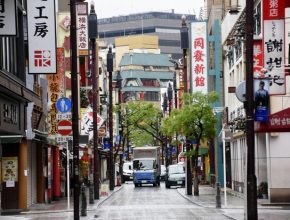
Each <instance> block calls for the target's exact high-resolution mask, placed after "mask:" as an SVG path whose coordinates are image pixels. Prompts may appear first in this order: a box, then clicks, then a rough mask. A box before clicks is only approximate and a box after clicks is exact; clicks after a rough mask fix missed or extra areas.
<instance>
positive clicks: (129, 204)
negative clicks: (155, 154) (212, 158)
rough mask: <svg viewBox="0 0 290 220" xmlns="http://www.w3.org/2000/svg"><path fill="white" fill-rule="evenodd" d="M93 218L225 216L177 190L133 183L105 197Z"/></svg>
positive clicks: (147, 218)
mask: <svg viewBox="0 0 290 220" xmlns="http://www.w3.org/2000/svg"><path fill="white" fill-rule="evenodd" d="M96 217H97V218H95V219H99V220H101V219H102V220H105V219H106V220H107V219H112V220H113V219H124V220H125V219H130V220H131V219H132V220H133V219H138V220H143V219H144V220H145V219H146V220H149V219H156V220H157V219H158V220H159V219H228V218H227V217H225V216H223V215H222V214H221V212H219V211H218V210H216V209H210V208H203V207H200V206H198V205H196V204H193V203H192V202H189V201H188V200H186V199H184V198H183V197H182V196H180V194H179V193H178V192H177V190H176V189H174V188H171V189H166V188H165V186H164V183H161V186H160V187H152V186H151V185H148V186H146V185H145V186H142V187H137V188H135V187H134V185H133V184H132V183H129V184H125V186H124V188H123V189H122V190H121V191H119V192H117V193H115V194H114V195H113V196H112V197H111V198H109V199H108V200H106V201H105V202H104V203H103V204H102V205H101V206H100V207H99V209H98V211H97V213H96Z"/></svg>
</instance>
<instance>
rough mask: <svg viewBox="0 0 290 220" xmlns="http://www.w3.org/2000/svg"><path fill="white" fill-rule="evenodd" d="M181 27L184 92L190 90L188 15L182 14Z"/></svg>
mask: <svg viewBox="0 0 290 220" xmlns="http://www.w3.org/2000/svg"><path fill="white" fill-rule="evenodd" d="M181 20H182V23H181V29H180V47H181V49H182V50H183V61H182V62H183V82H184V92H185V93H186V92H188V89H187V60H186V53H187V49H188V44H189V42H188V27H187V25H186V16H185V15H182V17H181Z"/></svg>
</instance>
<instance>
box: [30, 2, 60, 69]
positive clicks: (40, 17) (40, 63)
mask: <svg viewBox="0 0 290 220" xmlns="http://www.w3.org/2000/svg"><path fill="white" fill-rule="evenodd" d="M27 25H28V53H29V54H28V55H29V73H31V74H54V73H56V23H55V1H54V0H34V1H27Z"/></svg>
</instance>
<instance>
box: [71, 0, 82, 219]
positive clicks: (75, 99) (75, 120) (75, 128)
mask: <svg viewBox="0 0 290 220" xmlns="http://www.w3.org/2000/svg"><path fill="white" fill-rule="evenodd" d="M70 17H71V25H70V45H71V87H72V90H71V93H72V132H73V177H74V186H73V187H74V220H79V219H80V213H79V209H80V202H79V196H80V188H79V175H80V167H79V106H78V103H79V92H78V91H79V89H78V73H77V72H78V64H77V47H76V46H75V45H77V33H76V31H77V28H76V0H70Z"/></svg>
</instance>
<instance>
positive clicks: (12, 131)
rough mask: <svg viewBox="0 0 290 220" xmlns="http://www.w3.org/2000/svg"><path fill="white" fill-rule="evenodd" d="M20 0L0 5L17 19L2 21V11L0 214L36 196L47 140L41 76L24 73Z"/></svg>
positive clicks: (41, 181) (21, 206)
mask: <svg viewBox="0 0 290 220" xmlns="http://www.w3.org/2000/svg"><path fill="white" fill-rule="evenodd" d="M24 2H25V1H15V2H14V3H17V4H16V5H13V3H12V1H11V4H9V3H10V2H5V3H4V2H2V4H1V7H5V6H6V10H7V11H8V9H10V10H11V9H13V10H12V12H11V11H9V13H10V12H11V13H12V14H13V13H15V15H12V17H15V18H17V19H15V22H13V20H10V21H9V22H10V23H7V20H6V21H5V14H4V16H2V15H3V14H1V28H0V36H1V37H0V115H1V117H0V152H1V154H0V167H1V170H0V176H1V183H0V184H1V196H0V204H1V208H0V209H1V212H2V213H4V212H5V213H9V212H14V213H15V212H18V211H20V210H25V209H27V208H28V207H29V205H30V204H31V196H32V194H33V195H35V198H36V197H38V196H37V195H39V197H38V198H39V199H40V197H41V196H42V195H44V190H45V179H44V174H43V171H44V167H43V166H42V165H43V163H42V162H43V161H42V159H43V157H42V156H43V155H44V154H45V149H46V148H45V147H47V146H48V143H47V139H46V137H45V136H46V132H45V131H46V124H45V120H44V119H45V117H42V116H43V115H45V113H44V106H43V102H42V100H43V99H42V94H43V93H42V88H41V85H42V81H41V80H40V78H39V77H38V76H34V77H33V76H31V75H30V76H28V75H27V73H28V72H27V60H28V54H27V50H26V48H27V28H26V26H25V23H26V13H25V12H26V4H25V3H24ZM13 7H15V8H13ZM3 11H4V12H5V10H2V9H1V13H3ZM6 16H7V14H6ZM2 18H3V19H2ZM6 18H7V17H6ZM2 22H4V25H3V23H2ZM5 22H6V23H5ZM8 24H9V25H10V27H15V28H12V29H15V33H14V34H13V33H11V32H10V31H9V32H7V29H5V28H4V27H6V26H7V25H8ZM13 35H14V36H13ZM27 118H28V119H29V120H27ZM32 131H33V132H32ZM36 155H38V158H39V159H37V157H36ZM31 163H33V164H34V168H35V169H33V170H31V169H30V168H31V166H30V165H31ZM36 164H37V165H38V168H37V167H36ZM37 178H38V183H37V180H36V179H37ZM32 188H33V191H34V192H33V193H32V191H31V190H32ZM42 193H43V194H42ZM35 201H36V199H35Z"/></svg>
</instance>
